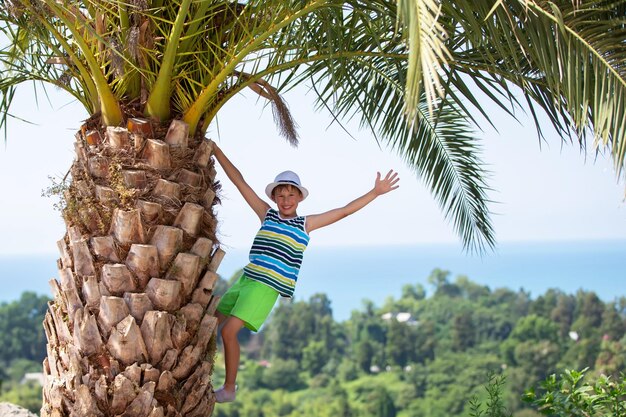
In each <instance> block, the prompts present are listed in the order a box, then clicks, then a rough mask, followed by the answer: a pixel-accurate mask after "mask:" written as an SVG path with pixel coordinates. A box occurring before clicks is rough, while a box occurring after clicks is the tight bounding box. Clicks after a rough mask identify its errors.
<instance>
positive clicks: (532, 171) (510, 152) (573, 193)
mask: <svg viewBox="0 0 626 417" xmlns="http://www.w3.org/2000/svg"><path fill="white" fill-rule="evenodd" d="M49 94H50V98H51V100H52V101H53V102H54V107H51V106H50V105H49V104H48V103H47V102H46V99H45V97H44V96H43V95H41V94H40V95H39V97H38V99H39V100H38V101H39V105H37V104H36V102H35V97H34V95H33V94H32V89H31V88H29V87H24V88H22V89H21V90H20V94H19V96H18V98H17V99H16V100H17V101H16V103H15V104H16V105H15V107H14V108H13V111H12V112H13V113H14V114H16V115H18V116H20V117H23V118H25V119H28V120H30V121H31V122H33V123H36V125H29V124H25V123H23V122H20V121H17V120H12V121H10V123H9V126H8V137H7V142H6V143H5V145H4V146H3V147H2V149H0V175H1V177H2V178H3V180H4V181H3V192H2V193H0V204H1V206H2V216H0V234H1V235H2V236H3V239H2V240H1V242H0V253H2V254H12V253H45V252H55V251H56V245H55V242H56V240H58V239H60V238H61V237H62V235H63V233H64V226H63V224H62V221H61V218H60V215H59V213H58V212H56V211H54V210H53V208H52V203H53V202H52V200H50V199H48V198H43V197H41V191H42V190H43V189H45V188H46V187H48V186H49V185H50V180H49V179H48V176H53V177H57V178H60V177H63V176H64V175H65V173H66V172H67V170H68V168H69V166H70V163H71V160H72V158H73V145H72V142H73V137H74V132H75V131H76V130H77V129H78V127H79V126H80V124H81V120H83V119H85V118H86V113H85V112H84V110H82V108H81V107H80V105H78V104H77V103H75V102H73V101H72V99H71V97H69V96H67V95H64V94H62V93H60V92H58V91H56V90H54V89H50V91H49ZM285 98H286V100H287V102H288V103H289V105H290V109H291V111H292V114H293V116H294V118H295V120H296V122H297V123H298V125H299V133H300V140H301V145H300V146H299V147H298V148H297V149H293V148H291V147H290V146H289V145H288V144H287V143H286V142H285V141H284V140H283V139H282V138H280V137H278V135H277V133H276V128H275V127H274V124H273V121H272V114H271V109H270V108H269V107H264V106H263V102H261V101H259V100H258V99H257V98H256V97H255V95H254V94H253V93H252V92H247V93H245V94H244V95H241V96H240V97H238V98H237V99H236V100H234V101H233V102H231V103H229V104H228V105H227V106H225V107H224V109H223V111H222V112H221V114H220V117H219V121H218V124H216V125H213V126H212V127H211V129H210V131H209V132H208V136H209V137H211V138H212V139H214V140H216V141H218V142H219V143H220V145H221V147H222V149H223V150H224V151H225V152H226V153H227V155H228V156H229V157H230V158H231V159H232V160H233V162H234V163H235V164H236V165H237V166H238V167H239V168H240V170H241V171H242V173H243V174H244V176H245V177H246V178H247V180H248V182H249V183H250V184H251V185H252V186H253V188H255V189H256V190H257V191H258V193H259V194H262V192H263V189H264V187H265V185H266V184H267V183H268V182H271V181H272V180H273V178H274V176H275V175H276V173H278V172H280V171H283V170H285V169H291V170H294V171H296V172H298V173H299V175H300V177H301V179H302V181H303V183H304V185H305V186H306V187H307V188H309V190H310V192H311V195H310V197H309V198H308V199H307V200H306V201H305V202H303V203H302V204H301V206H300V209H299V212H300V214H309V213H316V212H320V211H324V210H328V209H331V208H334V207H337V206H340V205H343V204H345V203H347V202H348V201H350V200H352V199H353V198H355V197H357V196H359V195H360V194H362V193H364V192H366V191H368V190H369V188H370V187H371V186H372V185H373V181H374V178H375V175H376V171H386V170H388V169H390V168H394V169H396V170H398V171H399V172H400V176H401V187H400V188H399V189H398V190H396V191H394V192H393V193H390V194H388V195H385V196H382V197H381V198H379V199H378V200H376V201H374V202H373V203H372V204H371V205H370V206H368V207H367V208H365V209H364V210H362V211H361V212H359V213H356V214H355V215H353V216H351V217H350V218H348V219H346V220H343V221H342V222H340V223H338V224H336V225H333V226H331V227H328V228H326V229H322V230H319V231H316V232H314V235H313V239H314V241H312V242H315V244H316V245H319V246H335V245H341V246H346V245H390V244H411V243H442V242H447V243H458V242H459V239H458V237H457V236H456V235H455V233H454V230H453V228H452V226H451V225H450V224H449V223H448V222H446V220H445V219H444V218H443V215H442V213H441V211H440V209H439V208H438V206H437V204H436V202H435V201H434V200H433V198H432V197H431V195H430V193H429V191H428V190H427V189H425V187H424V186H423V185H422V184H421V182H420V181H419V179H417V178H416V177H415V175H414V174H413V173H412V172H411V170H410V169H408V168H407V167H406V166H405V164H404V163H403V162H402V160H401V159H400V158H398V157H397V156H395V155H393V154H391V153H390V152H389V151H387V150H386V149H384V148H383V149H381V148H379V147H378V145H377V144H376V142H375V140H374V139H373V138H372V137H371V135H370V134H369V133H368V132H366V131H360V130H359V129H358V127H357V126H356V124H348V125H347V127H348V129H349V130H350V132H351V133H352V136H354V138H356V139H357V140H354V139H352V138H350V137H349V136H348V135H347V134H346V133H345V132H344V131H343V130H342V129H341V128H339V127H338V126H329V121H330V118H329V117H328V116H327V115H326V114H323V113H315V112H314V111H313V105H312V96H310V95H307V94H306V93H305V91H304V90H296V91H294V92H292V93H289V94H287V95H286V96H285ZM491 110H492V111H491V112H490V114H492V115H493V116H492V119H493V120H494V122H495V124H496V127H497V128H498V132H496V131H494V130H493V129H491V128H489V127H488V126H487V124H485V125H484V126H483V128H484V129H485V130H484V131H483V132H481V133H480V134H479V136H481V137H482V138H483V139H484V140H483V150H484V153H483V160H484V162H485V164H486V168H487V169H488V170H489V171H490V172H491V175H490V179H489V185H490V186H491V188H492V189H493V190H492V191H490V192H489V197H490V199H491V200H494V201H495V202H494V203H493V204H491V206H490V208H491V211H492V212H493V213H494V214H493V223H494V226H495V230H496V235H497V239H498V241H499V242H510V241H555V240H567V241H572V240H590V239H593V240H595V239H626V204H625V202H624V190H625V184H624V183H623V181H622V182H621V183H618V181H617V179H616V176H615V173H614V170H613V168H612V163H611V161H610V160H609V159H608V158H606V157H604V156H600V157H599V158H597V160H596V159H595V157H594V156H593V155H591V156H585V155H583V154H581V152H580V150H579V148H578V146H577V144H574V145H569V144H568V145H565V146H561V143H560V140H559V139H558V137H556V135H554V134H551V131H550V130H549V127H547V121H546V131H547V132H548V140H547V143H543V144H542V146H541V149H540V147H539V142H538V139H537V136H536V132H535V128H534V126H533V124H532V122H531V121H530V120H529V119H528V118H526V117H525V116H523V115H520V120H521V121H522V122H521V123H517V122H515V121H514V120H513V119H511V118H510V117H508V116H506V115H504V114H503V113H502V112H500V111H498V110H497V109H493V108H492V109H491ZM218 173H219V175H220V178H222V179H223V180H224V181H223V185H224V189H223V193H222V201H223V204H222V206H221V207H220V209H219V218H220V220H221V225H220V230H219V232H220V238H221V240H222V242H223V244H225V245H226V247H227V248H235V249H242V248H244V249H245V248H247V247H248V246H249V245H250V243H251V239H252V237H253V235H254V233H255V232H256V230H257V228H258V220H257V218H256V217H255V215H254V214H253V213H252V211H251V210H250V209H249V208H248V207H247V206H246V204H245V202H244V201H243V199H242V198H241V197H240V196H239V194H238V192H237V191H236V189H235V188H234V187H233V186H232V185H231V184H230V183H229V182H228V180H227V179H226V178H225V176H224V175H222V172H221V170H220V171H218Z"/></svg>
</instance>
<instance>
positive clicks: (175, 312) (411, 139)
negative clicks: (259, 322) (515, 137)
mask: <svg viewBox="0 0 626 417" xmlns="http://www.w3.org/2000/svg"><path fill="white" fill-rule="evenodd" d="M625 8H626V6H625V2H624V1H584V0H580V1H578V2H569V1H567V2H566V1H556V2H544V1H522V0H516V1H508V2H504V1H500V0H498V1H495V0H492V1H483V0H475V1H468V0H460V1H456V0H455V1H443V0H441V1H435V0H398V1H391V0H348V1H338V0H263V1H261V0H250V1H245V2H243V1H242V2H241V3H238V2H233V1H217V0H200V1H194V2H192V1H191V0H179V1H173V2H165V1H163V0H152V1H151V2H147V1H146V0H132V1H129V2H122V1H119V0H5V1H4V2H3V3H2V4H1V5H0V20H1V22H2V23H1V24H0V28H1V29H2V32H3V38H2V42H3V43H4V44H5V46H4V47H3V48H2V50H1V51H0V59H1V60H2V64H3V66H4V68H3V70H2V73H1V75H0V91H1V92H2V95H1V98H2V100H1V101H0V110H1V111H0V114H1V115H2V118H1V119H0V126H1V125H2V124H4V123H6V120H7V117H10V108H11V102H12V99H13V97H14V94H15V91H16V90H15V89H16V87H17V86H18V85H19V84H21V83H24V82H28V81H33V82H35V83H36V84H37V85H38V86H39V85H41V84H44V83H49V84H53V85H56V86H58V87H59V88H61V89H63V90H65V91H67V92H68V93H70V94H71V95H73V96H74V97H75V98H76V100H78V101H79V102H80V103H82V104H83V105H84V107H85V109H86V110H87V111H88V113H89V114H90V115H91V116H90V118H89V119H88V120H87V121H85V122H84V124H83V125H82V126H81V127H80V129H79V130H78V132H77V134H76V142H75V149H76V155H77V157H76V160H75V161H74V163H73V165H72V167H71V170H70V172H71V180H70V181H68V182H67V183H64V184H61V186H60V187H59V189H60V191H61V192H62V194H63V196H64V198H65V206H64V209H63V217H64V220H65V222H66V224H67V234H66V235H65V237H64V238H63V239H62V240H60V241H59V242H58V246H59V250H60V253H61V257H60V259H59V262H58V265H59V271H60V272H59V274H60V283H59V282H57V281H56V280H52V281H51V285H52V288H53V292H54V301H53V302H51V303H50V306H49V307H50V308H49V313H48V315H47V317H46V320H45V322H44V328H45V330H46V334H47V337H48V358H47V359H46V360H45V362H44V370H45V373H46V384H45V387H44V406H43V408H42V416H65V415H76V416H77V415H90V416H92V415H93V416H114V415H125V416H126V415H127V416H151V417H157V416H178V415H184V416H196V415H203V416H206V415H210V413H211V410H212V408H213V396H212V389H211V383H210V376H211V371H212V366H213V354H214V352H215V319H214V318H213V311H214V309H215V303H216V298H215V297H212V289H213V284H214V282H215V280H216V278H217V275H216V274H215V271H216V269H217V266H218V264H219V262H220V260H221V258H222V256H223V251H222V250H221V249H220V248H219V242H218V241H217V239H216V237H215V229H216V220H215V216H214V215H213V206H214V204H216V203H217V202H218V199H217V198H216V192H218V191H219V183H218V182H217V181H216V180H215V170H214V169H213V161H212V159H211V149H210V142H209V141H206V140H204V134H205V132H206V131H207V129H208V128H209V126H210V125H211V123H212V122H213V121H214V119H215V117H216V115H217V114H218V112H219V110H220V109H221V108H222V106H223V105H224V104H225V103H226V102H228V100H230V99H231V98H232V97H234V96H235V95H237V94H238V93H239V92H241V91H242V90H243V89H245V88H247V87H249V88H252V89H253V90H254V91H256V92H257V93H258V94H259V95H261V96H263V97H264V98H266V99H267V100H269V101H270V102H271V103H272V105H273V108H274V110H275V116H276V120H277V124H278V126H279V130H280V132H281V134H282V135H283V136H285V137H286V138H287V140H289V141H290V142H291V143H293V144H296V143H297V132H296V130H295V128H294V122H293V120H292V119H291V116H290V114H289V112H288V110H287V106H286V104H285V103H284V102H283V101H282V99H281V96H280V93H281V92H284V91H286V90H288V89H289V88H293V87H294V86H296V85H299V84H303V83H308V84H310V86H311V87H312V88H313V90H314V91H315V93H316V95H317V102H318V104H319V106H320V108H322V109H325V110H326V111H328V112H329V113H330V115H331V116H332V118H333V120H336V121H341V120H347V119H350V118H352V117H357V118H359V119H360V121H361V123H362V125H364V126H366V127H369V128H371V130H372V131H373V132H374V133H375V135H376V137H377V139H378V140H380V141H382V142H384V143H386V144H388V145H389V146H390V147H391V148H392V149H394V150H395V151H396V152H398V153H399V154H400V155H401V156H403V157H404V159H405V160H406V162H407V164H408V165H409V166H411V167H412V168H414V170H415V172H416V173H417V174H418V175H419V176H420V177H421V178H422V179H423V180H424V181H425V183H426V184H427V186H429V187H430V189H431V190H432V193H433V195H434V197H435V199H436V200H437V201H438V202H439V204H440V205H441V207H442V210H443V211H444V212H445V214H446V216H447V218H448V219H449V220H450V221H451V222H452V223H453V225H454V227H455V228H456V230H457V232H458V234H459V235H460V238H461V240H462V241H463V243H464V245H465V247H466V248H467V249H468V250H476V251H483V250H485V249H486V248H489V247H492V246H493V245H494V244H495V239H494V233H493V230H492V227H491V223H490V220H489V211H488V207H487V201H486V195H485V190H486V189H487V184H486V182H485V179H484V170H483V168H482V167H481V164H480V161H479V159H478V149H479V148H478V145H477V142H476V140H475V137H474V135H473V127H474V126H475V125H476V119H475V117H474V115H475V114H476V113H475V112H479V113H482V114H483V115H485V116H487V119H489V118H488V115H487V114H486V113H485V111H484V110H483V108H482V107H481V103H480V102H479V101H478V100H477V99H476V97H475V96H474V94H473V93H472V91H475V88H476V87H477V88H478V89H480V90H481V91H482V92H483V93H484V94H485V95H486V96H487V97H488V98H489V99H490V100H492V101H494V102H495V103H497V104H498V105H499V106H501V107H502V108H504V109H505V110H507V111H508V112H509V113H511V115H512V116H513V114H514V113H513V112H514V109H515V108H516V107H517V106H518V105H519V104H520V103H519V101H521V100H524V101H526V102H527V103H528V105H529V108H530V109H531V111H532V114H533V115H536V112H537V111H538V110H541V111H543V112H545V113H546V114H547V116H548V117H549V118H550V120H551V122H552V124H553V125H554V127H555V128H556V131H557V132H558V133H559V134H560V136H561V137H562V138H563V139H564V140H569V139H570V138H572V137H574V136H576V137H577V138H578V139H579V143H580V144H581V146H586V140H587V137H590V136H592V137H593V138H594V143H593V147H594V149H596V150H597V151H605V150H606V151H610V152H611V153H612V156H613V159H614V161H615V167H616V172H617V175H621V174H622V173H623V166H624V153H625V151H626V150H625V148H626V145H624V143H625V141H624V138H625V136H626V135H625V132H626V122H625V120H626V117H625V114H624V113H625V111H624V108H625V106H624V103H626V76H625V75H626V65H625V64H624V63H625V59H624V57H625V56H626V43H625V42H624V39H625V36H624V34H625V24H624V19H623V17H624V15H626V9H625ZM40 83H41V84H40ZM472 84H473V85H474V86H475V87H472V88H473V89H470V86H471V85H472ZM537 127H538V129H539V131H540V134H541V130H540V126H539V124H538V123H537Z"/></svg>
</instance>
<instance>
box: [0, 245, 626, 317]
mask: <svg viewBox="0 0 626 417" xmlns="http://www.w3.org/2000/svg"><path fill="white" fill-rule="evenodd" d="M57 258H58V255H57V254H55V253H51V254H38V255H11V256H8V255H0V284H1V285H0V303H2V302H8V301H12V300H17V299H18V298H19V297H20V294H21V293H22V292H24V291H34V292H36V293H38V294H46V295H50V290H49V286H48V281H49V280H50V279H51V278H57V277H58V274H57V270H56V259H57ZM246 261H247V248H245V249H238V248H231V249H229V248H226V256H225V258H224V260H223V261H222V263H221V265H220V268H219V269H218V273H219V274H220V275H221V276H222V277H223V278H225V279H228V278H230V277H231V276H232V275H233V274H235V273H236V272H237V271H238V270H239V269H240V268H242V267H243V266H244V265H245V263H246ZM437 268H439V269H442V270H445V271H449V273H450V275H449V280H450V281H451V282H454V280H455V279H456V277H458V276H461V275H464V276H467V277H468V278H469V279H470V280H471V281H473V282H476V283H478V284H481V285H486V286H488V287H489V288H491V289H492V290H493V289H496V288H502V287H504V288H509V289H511V290H514V291H517V290H519V289H523V290H525V291H527V292H529V293H530V295H531V297H533V298H535V297H537V296H539V295H541V294H543V293H545V292H546V290H548V289H550V288H555V289H559V290H561V291H563V292H565V293H568V294H575V293H576V292H577V291H578V290H580V289H582V290H586V291H594V292H595V293H596V294H597V295H598V296H599V297H600V298H601V299H603V300H604V301H607V302H608V301H613V300H616V299H618V298H619V297H622V296H626V240H593V241H557V242H516V243H510V242H505V243H500V244H498V247H497V249H496V250H495V251H494V252H491V253H486V254H483V255H472V254H468V253H464V252H463V251H462V250H461V249H460V248H459V246H458V245H453V244H416V245H399V246H351V247H346V246H342V247H310V248H309V249H307V252H306V253H305V258H304V262H303V265H302V269H301V271H300V276H299V278H298V286H297V288H296V293H295V300H296V301H299V300H308V299H309V297H311V296H312V295H314V294H316V293H324V294H326V295H327V296H328V298H329V299H330V301H331V307H332V309H333V317H334V318H335V320H338V321H343V320H346V319H348V318H349V317H350V315H351V312H352V311H353V310H360V309H361V308H362V306H363V302H364V300H369V301H371V302H373V303H374V304H375V305H377V306H381V305H382V304H383V303H384V302H385V300H386V299H387V298H388V297H393V298H396V299H397V298H399V297H400V294H401V291H402V287H403V286H405V285H407V284H410V285H416V284H422V285H423V286H424V288H425V289H426V293H427V294H430V293H432V290H433V288H432V287H431V286H430V284H429V283H428V277H429V276H430V274H431V273H432V271H433V270H435V269H437Z"/></svg>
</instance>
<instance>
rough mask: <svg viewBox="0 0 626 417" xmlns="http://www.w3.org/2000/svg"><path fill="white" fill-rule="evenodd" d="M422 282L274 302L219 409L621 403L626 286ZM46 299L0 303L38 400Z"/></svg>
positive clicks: (372, 411) (505, 409)
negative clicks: (347, 312) (600, 292)
mask: <svg viewBox="0 0 626 417" xmlns="http://www.w3.org/2000/svg"><path fill="white" fill-rule="evenodd" d="M238 275H239V274H235V275H234V276H233V277H231V279H230V280H229V281H231V282H232V281H233V280H234V279H236V278H237V277H238ZM427 282H428V285H427V288H426V287H425V286H423V285H421V284H416V285H412V284H409V285H405V286H404V287H403V289H402V295H401V297H400V298H399V299H394V298H391V297H389V298H388V299H387V300H386V302H385V303H384V305H382V306H376V305H374V303H372V302H371V301H368V300H364V301H363V306H362V307H361V309H359V310H355V311H353V312H352V315H351V317H350V318H349V319H348V320H346V321H343V322H336V321H335V320H333V316H332V305H331V302H330V300H329V299H328V297H327V296H326V295H325V294H316V295H314V296H312V297H311V298H310V299H308V300H306V301H295V302H290V301H287V300H283V301H281V302H279V304H278V305H277V306H276V307H275V309H274V311H273V313H272V315H271V318H270V320H269V321H268V322H267V323H266V324H265V325H264V327H263V329H262V330H261V332H259V333H258V334H254V333H250V332H244V333H243V334H242V337H241V343H242V360H241V366H240V372H239V377H238V385H239V391H238V393H237V401H236V402H235V403H231V404H218V405H217V406H216V409H215V411H214V414H213V415H214V416H217V417H253V416H254V417H274V416H294V417H295V416H299V417H300V416H302V417H304V416H310V417H325V416H328V417H330V416H333V417H335V416H340V417H358V416H368V417H369V416H371V417H393V416H397V417H409V416H411V417H420V416H424V417H451V416H465V417H480V416H493V417H499V416H514V417H534V416H540V415H542V414H545V415H555V416H598V417H599V416H606V417H616V416H626V383H625V382H624V375H623V373H622V372H623V371H624V370H625V369H626V349H625V344H626V336H625V332H626V297H624V296H621V297H619V298H616V299H615V300H610V301H608V300H601V299H600V298H599V297H598V296H597V295H596V294H595V293H594V292H590V291H582V290H580V291H578V292H577V293H576V294H566V293H564V292H562V291H560V290H556V289H551V290H548V291H546V292H545V293H544V294H542V295H539V296H536V297H531V295H530V294H529V293H527V292H525V291H524V290H518V291H513V290H510V289H506V288H497V289H490V288H488V287H486V286H483V285H480V284H477V283H475V282H472V281H471V280H470V279H469V278H467V277H465V276H458V277H456V278H455V279H451V277H450V274H449V273H448V272H447V271H443V270H434V271H433V272H432V273H431V275H430V276H429V277H428V280H427ZM228 285H229V283H228V282H227V281H226V280H223V279H221V280H220V282H219V283H218V288H217V292H218V294H219V293H222V292H223V291H224V290H225V289H226V288H227V286H228ZM47 301H48V300H47V298H46V297H42V296H37V295H35V294H33V293H24V294H23V295H22V297H21V299H20V300H17V301H14V302H11V303H3V304H0V338H1V340H0V365H2V366H1V367H0V379H2V385H1V387H0V401H9V402H13V403H15V404H19V405H22V406H24V407H26V408H29V409H30V410H32V411H37V410H38V407H39V405H40V402H41V399H40V388H39V387H38V386H37V383H36V382H27V381H23V376H24V374H25V372H33V371H34V372H36V371H39V370H40V368H41V365H40V364H41V361H42V360H43V358H44V357H45V352H46V348H45V337H44V335H43V331H42V329H41V321H42V320H43V314H44V312H45V309H46V308H47V305H46V303H47ZM218 355H219V353H218ZM222 378H223V358H222V357H221V356H218V358H216V369H215V371H214V383H215V385H219V384H221V382H222Z"/></svg>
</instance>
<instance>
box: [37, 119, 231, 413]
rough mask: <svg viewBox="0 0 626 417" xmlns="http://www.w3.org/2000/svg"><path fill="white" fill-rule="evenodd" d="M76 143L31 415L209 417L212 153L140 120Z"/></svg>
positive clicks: (180, 132) (90, 130)
mask: <svg viewBox="0 0 626 417" xmlns="http://www.w3.org/2000/svg"><path fill="white" fill-rule="evenodd" d="M76 139H77V141H76V144H75V147H74V149H75V150H76V155H77V158H76V160H75V162H74V164H73V166H72V169H71V174H72V184H71V185H70V187H69V190H68V191H67V192H66V193H65V198H66V202H67V206H66V209H65V211H64V219H65V221H66V225H67V234H66V235H65V237H64V238H63V239H61V240H59V241H58V242H57V246H58V248H59V252H60V259H59V260H58V262H57V264H58V267H59V281H57V280H52V281H51V287H52V293H53V296H54V300H53V301H52V302H50V303H49V309H48V313H47V315H46V318H45V320H44V323H43V325H44V330H45V333H46V337H47V339H48V345H47V352H48V357H47V358H46V359H45V361H44V372H45V375H46V380H45V384H44V389H43V397H44V405H43V408H42V410H41V415H42V417H51V416H55V417H68V416H72V417H73V416H76V417H78V416H102V417H113V416H127V417H166V416H168V417H169V416H175V417H179V416H180V417H182V416H210V415H211V413H212V410H213V406H214V402H215V400H214V395H213V390H212V387H211V372H212V370H213V364H212V360H213V357H214V353H215V346H216V343H215V338H216V327H217V319H216V318H215V317H214V316H213V314H214V312H215V308H216V305H217V301H218V299H217V297H214V296H213V286H214V285H215V282H216V280H217V274H216V273H215V271H216V269H217V266H218V265H219V263H220V261H221V260H222V258H223V256H224V252H223V251H222V250H221V249H220V248H219V243H218V242H217V239H216V237H215V227H216V221H215V216H214V214H213V204H215V203H216V202H217V199H216V198H215V196H216V191H217V189H218V188H219V185H218V184H217V183H216V182H215V181H214V176H215V170H214V168H213V160H212V158H211V157H210V156H211V147H210V145H209V144H208V142H207V141H206V140H204V139H203V138H190V137H188V129H187V126H186V125H185V124H184V123H183V122H182V121H175V122H173V123H172V124H171V125H170V126H159V125H156V124H153V123H151V122H149V121H147V120H145V119H141V118H129V119H128V122H127V128H120V127H114V128H113V127H109V128H100V127H99V126H97V125H96V124H95V122H93V121H90V122H88V123H87V125H86V126H84V127H83V128H82V129H81V131H79V132H78V133H77V135H76Z"/></svg>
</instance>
